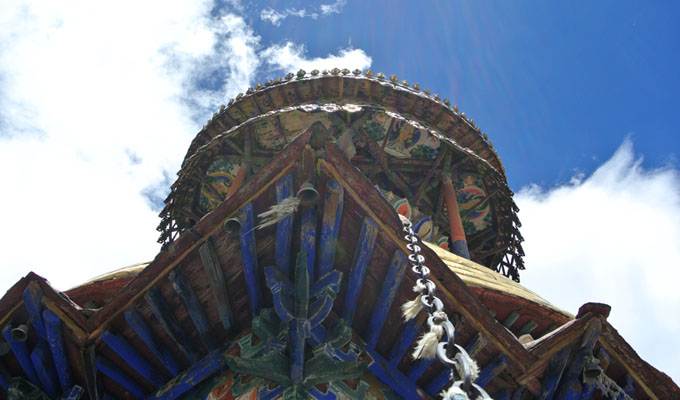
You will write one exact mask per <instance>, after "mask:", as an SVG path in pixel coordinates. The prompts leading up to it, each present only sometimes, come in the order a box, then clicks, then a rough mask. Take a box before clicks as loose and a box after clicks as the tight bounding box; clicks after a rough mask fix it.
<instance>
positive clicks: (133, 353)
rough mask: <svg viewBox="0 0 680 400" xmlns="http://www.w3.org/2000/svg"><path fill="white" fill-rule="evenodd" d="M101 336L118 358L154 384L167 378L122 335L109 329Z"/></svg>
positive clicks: (160, 383)
mask: <svg viewBox="0 0 680 400" xmlns="http://www.w3.org/2000/svg"><path fill="white" fill-rule="evenodd" d="M101 338H102V340H103V341H104V343H106V345H107V346H109V347H110V348H111V349H112V350H113V351H115V352H116V353H117V354H118V355H119V356H120V358H122V359H123V360H125V362H126V363H127V364H128V365H129V366H131V367H132V369H134V370H135V371H137V373H139V374H140V375H141V376H142V377H144V379H146V380H147V381H149V382H151V383H152V384H153V385H154V386H156V387H159V386H162V385H163V384H164V383H165V382H166V381H167V380H168V379H167V378H166V377H164V376H163V374H161V372H160V371H158V370H157V369H156V368H155V367H154V366H152V365H151V364H149V362H148V361H147V360H146V359H145V358H144V357H143V356H142V355H141V354H140V353H139V352H138V351H137V350H135V349H134V347H132V345H131V344H130V343H129V342H128V341H127V339H125V338H124V337H123V336H120V335H116V334H115V333H112V332H111V331H109V330H105V331H103V332H102V334H101Z"/></svg>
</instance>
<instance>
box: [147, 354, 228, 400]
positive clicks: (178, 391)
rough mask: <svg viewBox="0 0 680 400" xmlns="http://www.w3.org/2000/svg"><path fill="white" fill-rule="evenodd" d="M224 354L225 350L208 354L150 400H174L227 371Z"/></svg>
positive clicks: (151, 396)
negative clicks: (211, 377) (217, 374)
mask: <svg viewBox="0 0 680 400" xmlns="http://www.w3.org/2000/svg"><path fill="white" fill-rule="evenodd" d="M224 352H225V350H224V349H221V350H215V351H212V352H210V353H208V355H206V356H205V357H203V358H202V359H200V360H199V361H197V362H195V363H193V364H192V366H191V367H190V368H189V369H187V370H186V371H184V372H182V373H181V374H178V375H177V376H176V377H175V378H173V379H172V380H171V381H170V382H168V383H167V384H166V385H165V386H164V387H162V388H161V389H160V390H158V391H156V393H152V394H151V395H150V396H149V397H148V399H149V400H174V399H176V398H178V397H180V396H181V395H183V394H184V393H186V392H187V391H189V390H191V389H192V388H193V387H194V386H196V385H198V384H199V383H201V382H202V381H203V380H205V379H207V378H209V377H210V376H212V375H213V374H215V373H216V372H219V371H223V370H225V369H227V362H226V359H225V358H224Z"/></svg>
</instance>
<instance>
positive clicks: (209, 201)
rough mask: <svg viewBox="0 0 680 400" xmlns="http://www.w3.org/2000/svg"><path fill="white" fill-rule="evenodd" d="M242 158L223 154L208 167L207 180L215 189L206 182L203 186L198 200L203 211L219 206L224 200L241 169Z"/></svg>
mask: <svg viewBox="0 0 680 400" xmlns="http://www.w3.org/2000/svg"><path fill="white" fill-rule="evenodd" d="M240 164H241V160H240V159H239V157H233V156H221V157H216V158H215V160H213V162H212V163H211V164H210V166H209V167H208V171H207V172H206V176H205V178H206V181H207V184H209V185H210V186H211V187H212V189H213V190H211V189H210V188H207V187H206V184H203V185H202V186H201V193H200V196H199V200H198V206H199V208H200V209H201V210H202V211H203V212H209V211H211V210H213V209H214V208H215V207H217V205H218V204H220V203H221V202H222V200H224V197H225V196H226V194H227V192H228V191H229V188H230V187H231V185H232V183H233V182H234V179H235V178H236V173H237V172H238V170H239V167H240Z"/></svg>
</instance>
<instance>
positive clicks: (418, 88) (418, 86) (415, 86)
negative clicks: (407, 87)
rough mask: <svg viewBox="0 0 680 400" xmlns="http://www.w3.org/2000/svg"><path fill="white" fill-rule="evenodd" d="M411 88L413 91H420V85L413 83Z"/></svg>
mask: <svg viewBox="0 0 680 400" xmlns="http://www.w3.org/2000/svg"><path fill="white" fill-rule="evenodd" d="M411 87H412V88H414V89H415V90H420V85H419V84H417V83H414V84H413V85H411Z"/></svg>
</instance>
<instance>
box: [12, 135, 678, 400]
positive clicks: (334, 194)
mask: <svg viewBox="0 0 680 400" xmlns="http://www.w3.org/2000/svg"><path fill="white" fill-rule="evenodd" d="M336 143H337V142H336V141H335V140H334V138H333V136H332V133H331V132H330V131H328V130H324V129H321V128H319V125H313V126H312V127H310V128H309V129H307V130H306V131H304V132H303V133H302V134H300V135H299V136H297V137H296V138H295V139H294V140H292V141H291V142H290V143H288V144H287V145H286V146H285V148H284V149H282V150H281V151H279V152H277V154H276V155H275V156H273V158H272V159H271V160H270V161H269V162H267V163H265V164H263V165H262V166H261V167H260V168H259V169H258V170H257V171H256V172H255V173H254V175H253V176H252V177H250V178H249V180H248V184H244V185H241V186H240V187H239V188H238V189H237V190H236V191H235V192H234V193H233V194H232V195H231V196H230V197H229V198H228V199H226V200H225V201H223V202H221V203H220V204H219V205H217V206H216V207H215V208H214V209H213V210H212V211H209V212H207V213H206V214H205V215H203V216H202V217H201V218H200V219H199V220H198V221H196V223H195V224H193V225H192V226H191V227H188V228H186V229H184V230H182V231H181V232H180V233H179V235H178V236H177V237H176V238H175V239H174V240H173V241H172V243H169V244H168V245H167V246H165V247H164V249H163V250H162V251H161V252H160V253H159V254H158V255H157V256H156V258H155V259H154V260H153V261H152V262H151V263H150V264H148V265H147V266H146V267H144V269H143V270H142V271H141V272H138V273H137V274H136V275H135V276H134V278H131V275H123V276H122V277H121V278H120V279H125V280H126V282H127V283H126V284H125V286H124V287H123V288H122V289H120V290H117V289H116V290H114V292H115V293H111V294H112V297H111V298H110V299H105V300H102V301H105V303H104V304H92V305H90V307H88V308H84V307H81V305H79V304H76V303H75V302H73V301H72V300H71V299H70V298H69V297H68V296H67V295H66V294H64V293H60V292H58V291H56V290H54V289H53V288H52V287H51V286H50V285H49V283H48V282H47V281H46V280H44V279H43V278H41V277H39V276H37V275H35V274H32V273H31V274H29V275H28V276H26V277H25V278H23V279H22V280H20V281H19V282H17V283H16V284H15V285H14V286H13V287H12V288H11V289H10V290H9V291H8V292H7V294H6V295H5V296H4V297H3V298H2V299H0V327H2V331H3V336H4V338H5V341H6V343H7V344H8V345H7V346H0V348H5V350H6V351H3V352H2V356H0V387H2V388H3V389H5V390H4V391H0V392H1V393H0V398H2V399H4V398H11V399H18V398H36V399H48V398H51V399H57V398H60V399H142V398H148V399H193V398H205V394H206V390H208V392H207V393H208V396H213V395H214V396H213V397H209V398H245V397H237V395H236V391H237V389H238V393H242V394H243V396H255V397H251V398H258V399H275V398H315V399H336V398H337V399H344V398H349V399H360V398H377V399H392V398H407V399H417V398H433V397H436V396H437V394H438V393H440V392H441V390H442V389H443V388H444V387H445V386H446V385H447V383H448V381H449V371H448V370H447V369H444V368H442V366H441V365H440V364H439V363H438V362H436V361H434V360H432V361H429V360H417V361H414V360H413V359H411V357H410V355H409V353H410V349H412V347H413V345H414V342H415V341H416V339H417V337H418V335H419V334H420V333H421V332H423V330H424V329H425V327H424V325H426V324H424V323H423V322H424V321H423V320H424V318H423V317H424V315H421V316H420V317H419V318H416V319H414V320H412V321H410V322H408V323H406V324H405V323H404V322H403V321H402V316H401V311H400V306H401V304H403V303H404V301H406V300H409V299H411V298H412V297H413V292H412V289H411V287H412V286H413V285H414V281H415V278H416V276H414V275H413V274H412V273H411V272H410V268H408V266H409V265H408V262H407V261H406V256H405V254H406V252H407V249H406V247H405V242H404V240H403V238H402V226H401V223H400V221H399V218H398V216H397V213H396V212H395V210H394V208H393V205H392V204H390V203H389V202H388V201H386V199H385V197H384V196H383V195H382V193H381V192H380V191H379V189H377V188H375V187H374V185H373V183H372V182H371V181H370V180H369V179H368V178H367V177H366V176H364V174H362V173H361V171H360V170H358V169H357V168H355V167H354V166H353V165H352V164H350V162H349V161H348V160H347V157H346V155H345V153H344V152H343V150H342V149H341V148H340V147H338V145H337V144H336ZM309 181H312V182H313V183H314V185H315V187H316V188H317V190H318V191H319V200H318V202H317V203H316V204H314V205H312V206H301V207H300V208H299V209H298V210H297V211H296V212H294V213H292V214H290V215H287V216H286V217H285V218H283V219H281V220H280V221H278V222H277V223H276V224H274V225H271V226H268V227H265V228H263V229H255V228H256V226H257V225H258V222H261V220H259V219H257V217H256V216H257V215H258V214H260V213H262V212H263V211H266V210H269V209H271V207H272V206H273V205H275V204H283V203H284V201H285V200H286V199H288V198H290V196H291V195H292V194H293V193H295V192H296V189H297V188H299V187H300V185H301V184H302V183H304V182H309ZM234 218H237V219H238V221H239V223H240V224H241V229H240V231H238V232H234V231H233V230H231V229H227V227H228V226H229V225H228V224H226V223H227V222H228V221H230V220H233V219H234ZM225 225H226V226H225ZM423 247H424V250H423V254H424V255H425V257H426V260H427V265H428V266H429V267H430V268H431V269H432V276H433V277H434V278H433V281H435V284H436V286H437V293H438V295H439V297H440V298H441V299H442V301H443V302H444V308H445V310H446V311H447V312H448V314H449V315H450V316H451V318H452V320H453V321H455V325H456V333H457V335H456V339H457V340H456V341H457V342H458V343H459V344H460V345H462V346H464V347H465V348H466V349H467V351H468V352H469V353H470V354H471V355H472V356H473V357H474V358H475V359H476V360H477V363H478V364H479V365H480V367H481V372H480V375H479V378H477V381H476V382H477V383H478V384H479V385H480V386H482V387H484V388H485V389H486V390H487V392H489V393H490V394H491V395H492V396H493V398H494V399H497V400H498V399H518V400H521V399H535V398H540V399H553V398H555V399H557V398H559V399H566V398H571V399H573V398H581V399H589V398H593V399H599V398H604V396H608V395H615V396H619V397H617V398H622V399H623V398H633V399H677V398H680V389H679V388H678V386H677V385H675V384H674V383H673V382H672V380H671V379H670V378H669V377H668V376H666V375H665V374H663V373H661V372H659V371H657V370H656V369H654V368H653V367H652V366H650V365H649V364H647V363H646V362H645V361H644V360H642V359H640V357H639V356H638V355H637V354H636V353H635V352H634V350H633V349H632V348H631V347H630V346H629V345H628V344H627V343H626V342H625V340H624V339H623V338H621V336H620V335H619V334H618V333H617V332H616V330H615V329H614V328H613V327H612V326H611V325H610V324H609V322H608V321H607V315H608V312H609V309H608V306H605V305H598V304H587V305H585V306H584V307H582V309H581V310H580V311H579V313H578V314H577V315H576V317H575V318H572V317H571V316H569V315H567V314H566V313H564V312H561V311H560V310H559V309H557V308H556V307H554V306H551V305H549V304H548V303H547V302H544V300H542V299H540V298H538V297H537V296H535V295H533V294H532V293H531V292H528V291H522V289H521V287H519V285H517V284H516V283H514V282H512V281H511V280H510V279H508V278H505V277H503V276H501V275H499V274H497V273H495V272H493V271H491V270H488V269H485V268H484V267H483V266H481V265H476V264H474V263H473V262H471V261H469V260H465V259H462V258H460V257H457V256H455V255H453V254H450V253H447V252H443V251H442V250H438V249H436V248H430V247H426V246H423ZM475 271H476V272H475ZM464 272H465V273H467V274H468V275H470V277H468V278H467V279H468V281H469V282H471V284H470V285H468V284H466V283H465V282H464V281H463V280H462V279H461V278H460V277H459V275H458V274H461V275H463V273H464ZM482 273H488V274H491V275H490V276H484V275H482ZM132 275H134V274H132ZM293 276H294V277H295V279H294V280H295V284H294V285H295V288H294V289H292V288H291V285H292V283H291V282H290V281H289V279H291V277H293ZM300 277H304V279H301V278H300ZM115 281H116V280H115V279H104V280H103V281H99V283H98V281H95V282H92V283H91V284H90V285H95V284H100V285H101V287H100V289H101V290H102V291H103V292H106V288H107V287H108V286H109V285H114V283H115ZM106 282H108V283H106ZM300 282H301V283H300ZM299 285H302V286H299ZM86 286H87V285H86ZM300 287H306V288H307V289H306V291H303V292H302V293H301V292H298V288H300ZM78 290H80V293H81V296H83V295H82V293H83V292H82V291H83V290H84V289H83V288H82V287H81V288H76V289H74V292H73V293H74V294H75V293H76V292H77V291H78ZM305 293H306V294H305ZM287 296H288V297H290V296H293V297H294V299H295V304H296V307H295V310H296V311H295V312H294V313H293V314H292V315H290V316H289V317H290V318H284V317H282V316H285V315H288V314H287V313H289V312H291V311H290V309H289V307H290V304H291V303H290V302H289V300H286V298H287ZM84 297H87V296H84ZM302 300H305V301H302ZM298 304H300V307H304V309H305V310H310V311H309V313H308V314H304V315H305V316H302V314H298V313H297V310H298V309H297V307H298ZM517 310H519V311H521V312H515V311H517ZM513 312H515V313H513ZM494 313H495V315H494ZM526 313H528V314H529V315H525V314H526ZM514 314H518V315H516V316H515V315H514ZM523 318H524V319H523ZM530 320H533V321H534V323H533V325H536V326H533V327H532V326H531V325H532V324H529V322H530ZM297 324H302V325H297ZM552 324H554V325H557V327H555V328H554V329H551V327H549V326H548V325H552ZM21 325H24V328H22V327H21ZM298 326H308V327H309V329H308V330H306V331H305V330H304V329H303V330H296V329H295V328H296V327H298ZM15 329H17V330H16V331H15ZM540 330H545V331H547V333H546V334H544V335H543V334H536V333H534V332H539V331H540ZM524 331H528V332H531V333H532V335H533V336H534V337H536V339H535V340H531V341H528V342H527V341H526V340H522V341H520V339H518V337H522V335H524V334H525V332H524ZM293 332H298V333H300V332H302V337H303V338H304V339H303V340H302V341H301V342H299V343H302V345H301V346H298V347H287V346H286V342H287V341H288V342H289V343H290V341H291V340H292V338H295V337H297V338H298V339H299V338H300V336H294V333H293ZM305 332H306V333H305ZM22 334H24V336H23V337H22ZM281 335H283V336H281ZM286 335H288V336H286ZM291 335H293V336H291ZM595 359H597V360H598V361H597V364H598V365H599V366H598V367H597V368H600V370H601V373H600V374H598V376H599V378H598V380H595V381H591V380H587V379H584V370H588V368H589V367H592V363H593V362H594V361H593V360H595ZM588 371H591V370H588ZM225 380H226V381H228V382H229V384H228V385H226V386H225V384H224V382H226V381H225ZM220 382H222V383H220ZM296 382H298V383H296ZM205 385H208V389H206V388H205ZM220 385H222V386H220ZM213 388H215V389H213ZM210 390H212V392H211V391H210ZM215 396H217V397H215ZM219 396H226V397H219ZM229 396H232V397H229ZM239 396H240V395H239Z"/></svg>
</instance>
